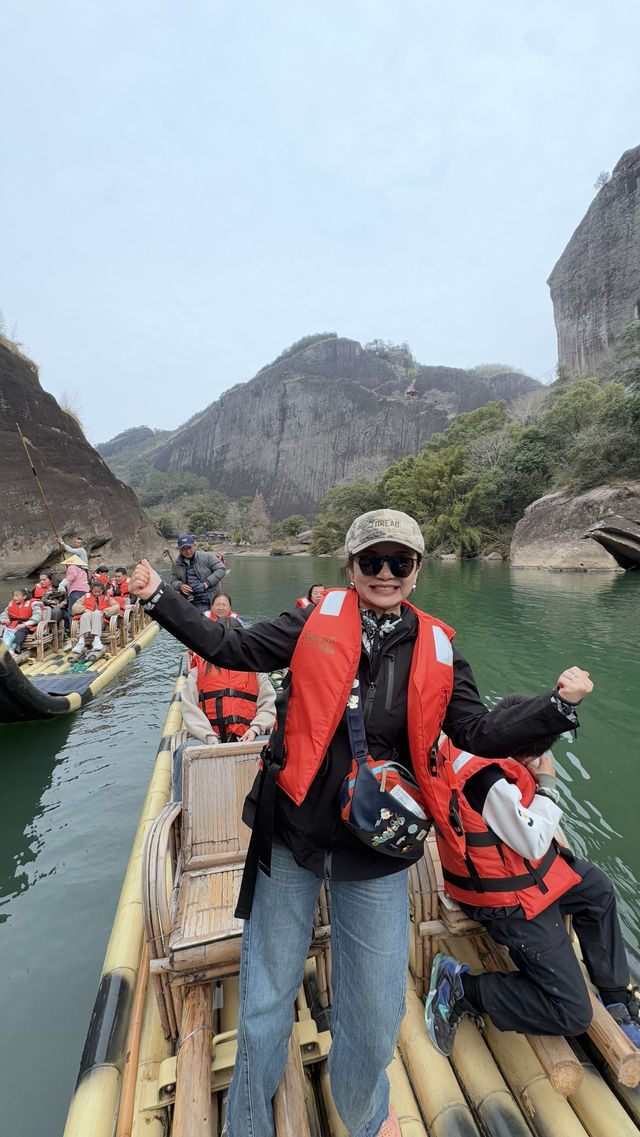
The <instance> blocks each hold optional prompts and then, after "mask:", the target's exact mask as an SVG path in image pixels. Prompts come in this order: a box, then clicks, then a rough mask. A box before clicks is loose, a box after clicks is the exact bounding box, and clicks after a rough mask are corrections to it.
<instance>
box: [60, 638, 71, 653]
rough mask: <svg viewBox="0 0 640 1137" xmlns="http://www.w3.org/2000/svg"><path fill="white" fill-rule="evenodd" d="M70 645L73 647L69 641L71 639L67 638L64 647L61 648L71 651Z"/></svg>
mask: <svg viewBox="0 0 640 1137" xmlns="http://www.w3.org/2000/svg"><path fill="white" fill-rule="evenodd" d="M72 647H73V643H72V642H71V640H67V642H66V644H65V645H64V647H63V649H62V650H63V651H71V648H72Z"/></svg>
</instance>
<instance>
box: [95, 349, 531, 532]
mask: <svg viewBox="0 0 640 1137" xmlns="http://www.w3.org/2000/svg"><path fill="white" fill-rule="evenodd" d="M539 386H540V384H539V383H538V382H537V381H536V380H534V379H530V378H528V377H527V376H526V375H522V374H520V373H518V372H511V371H505V372H503V373H501V374H497V375H494V376H492V377H491V378H485V377H482V376H480V375H478V374H476V373H474V372H470V371H464V370H462V369H460V368H455V367H422V366H420V365H415V366H414V365H413V363H412V362H411V361H410V360H409V361H407V360H404V361H402V360H398V359H394V358H385V357H384V356H382V355H379V354H376V352H375V351H372V350H369V349H367V348H363V347H362V346H361V345H360V344H359V343H357V342H356V341H354V340H348V339H342V338H339V337H333V338H330V339H324V340H320V341H319V342H317V343H314V344H313V345H311V346H309V347H307V348H304V349H303V350H300V351H298V352H296V353H295V354H293V355H291V356H289V357H288V358H285V359H282V360H280V361H278V362H276V363H274V364H272V365H271V366H269V367H265V368H263V369H262V371H260V372H258V374H257V375H256V376H255V377H254V378H253V379H251V380H250V381H249V382H248V383H242V384H238V385H237V386H236V387H232V388H231V390H229V391H226V392H225V394H223V395H222V396H221V397H220V398H219V399H218V400H217V401H216V402H215V403H212V404H211V406H209V407H208V408H207V409H206V410H205V411H203V413H202V414H201V415H199V416H198V418H197V419H195V420H192V421H191V422H190V423H188V424H187V425H186V426H185V427H183V428H182V429H180V430H178V431H176V432H175V433H174V434H173V435H172V436H171V437H170V438H168V439H166V440H165V441H163V442H162V443H161V444H160V445H159V446H157V447H156V448H155V449H154V450H153V451H151V452H150V453H149V455H148V457H149V460H150V461H151V463H152V465H154V466H155V467H156V469H158V470H170V469H177V470H188V471H189V472H190V473H193V474H199V475H201V476H204V477H206V478H208V479H209V481H210V482H211V484H212V485H213V486H214V487H215V488H216V489H218V490H220V491H221V492H222V493H223V494H225V495H226V496H227V497H231V498H238V497H240V496H242V495H250V496H253V495H254V494H255V493H256V491H257V490H259V491H260V493H261V494H262V496H263V498H264V501H265V504H266V506H267V509H268V511H269V514H270V516H271V517H272V518H273V519H274V520H280V519H282V518H284V517H288V516H290V515H292V514H301V515H302V516H303V517H313V516H314V514H315V512H316V510H317V508H318V506H319V504H320V502H321V501H322V499H323V497H324V495H325V494H326V492H327V490H329V489H331V487H332V486H338V485H343V484H346V483H348V482H353V481H355V480H356V479H357V478H361V477H365V478H368V479H369V480H370V481H376V480H377V478H379V477H380V476H381V474H382V473H383V472H384V470H386V468H387V467H388V466H389V465H391V463H392V462H393V461H395V460H396V459H399V458H404V457H405V456H406V455H408V454H417V453H418V452H419V451H420V450H421V449H422V447H423V446H424V445H425V443H426V442H427V441H428V440H429V438H431V436H432V435H433V434H435V433H437V432H438V431H442V430H444V429H445V428H446V427H447V426H448V424H449V422H450V421H451V419H452V418H453V417H455V415H457V414H460V413H462V412H465V411H472V410H475V409H476V408H477V407H481V406H483V405H484V404H485V403H487V402H489V401H491V400H499V399H506V400H507V402H511V401H513V400H515V399H517V398H519V396H521V395H523V394H526V393H528V392H529V391H531V390H533V389H537V388H538V387H539ZM108 445H111V443H109V444H108ZM100 449H101V452H102V453H103V454H105V455H106V453H107V451H106V449H105V447H103V446H101V447H100Z"/></svg>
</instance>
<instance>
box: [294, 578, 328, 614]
mask: <svg viewBox="0 0 640 1137" xmlns="http://www.w3.org/2000/svg"><path fill="white" fill-rule="evenodd" d="M323 596H324V584H312V585H311V588H310V589H309V591H308V592H307V595H306V596H299V597H298V599H297V600H296V604H297V606H298V608H308V607H309V605H310V604H317V603H318V601H319V600H321V599H322V597H323Z"/></svg>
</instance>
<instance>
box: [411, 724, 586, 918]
mask: <svg viewBox="0 0 640 1137" xmlns="http://www.w3.org/2000/svg"><path fill="white" fill-rule="evenodd" d="M437 762H438V772H437V775H436V778H435V779H432V781H434V782H435V783H436V784H440V786H442V787H444V796H445V797H446V803H447V814H448V802H449V800H450V793H451V789H452V787H454V786H455V789H456V792H457V802H458V812H459V817H460V822H461V826H462V829H463V830H464V833H463V834H457V833H453V832H452V829H451V822H450V821H449V824H447V822H444V827H443V820H442V814H441V813H439V814H438V815H437V817H436V826H437V828H436V840H437V842H438V851H439V853H440V860H441V862H442V875H443V877H444V882H445V888H446V891H447V892H448V893H449V895H450V896H452V897H453V898H454V900H458V901H460V902H462V903H463V904H470V905H471V906H473V907H476V906H477V907H486V908H510V907H515V906H516V905H517V904H520V905H522V908H523V910H524V912H525V915H526V917H527V919H531V918H532V917H533V916H537V914H538V913H539V912H542V910H543V909H544V908H547V907H548V906H549V904H553V902H554V901H555V900H557V899H558V897H559V896H562V895H563V894H564V893H565V892H567V890H568V889H569V888H572V886H573V885H574V884H576V883H577V882H578V881H579V880H580V877H579V876H577V874H576V873H575V872H574V871H573V869H572V868H571V867H570V866H569V864H568V863H567V861H565V860H564V859H563V857H562V856H561V855H560V853H559V852H558V845H557V842H556V841H552V842H551V844H550V846H549V848H548V850H547V852H546V853H545V854H544V856H543V857H540V858H539V859H538V860H537V861H529V860H527V858H526V857H523V856H521V854H520V853H516V851H515V849H512V848H510V846H509V845H506V844H505V843H504V842H503V841H501V840H500V838H499V837H498V836H497V835H496V834H495V833H494V832H493V831H492V830H491V829H489V827H488V826H487V825H486V824H485V822H484V821H483V818H482V815H481V814H480V813H477V812H476V810H475V809H472V808H471V806H470V805H469V802H468V801H467V799H466V797H465V796H464V792H463V787H464V784H465V782H466V780H467V778H470V777H472V775H473V774H477V773H478V771H479V770H482V769H485V768H486V767H487V766H489V765H494V766H499V767H500V769H501V770H502V772H503V773H504V776H505V778H506V779H507V781H509V782H512V783H514V784H515V785H517V787H518V789H519V790H520V793H521V795H522V804H523V806H524V808H525V810H526V808H527V806H529V805H530V804H531V802H532V801H533V798H534V794H535V790H536V783H535V779H534V778H533V776H532V775H531V774H530V773H529V771H528V770H527V769H525V767H524V766H523V765H522V763H521V762H517V761H516V759H515V758H491V759H489V758H480V757H478V755H476V754H469V753H468V751H465V750H458V749H457V747H455V746H453V744H452V743H451V742H449V740H448V739H447V740H446V742H445V743H444V744H443V745H442V746H441V747H440V750H439V752H438V757H437ZM447 765H448V766H449V770H447Z"/></svg>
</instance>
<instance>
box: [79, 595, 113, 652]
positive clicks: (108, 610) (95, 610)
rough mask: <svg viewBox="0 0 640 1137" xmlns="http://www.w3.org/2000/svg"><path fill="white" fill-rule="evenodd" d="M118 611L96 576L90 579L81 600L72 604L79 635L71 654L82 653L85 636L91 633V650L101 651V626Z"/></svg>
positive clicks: (111, 597)
mask: <svg viewBox="0 0 640 1137" xmlns="http://www.w3.org/2000/svg"><path fill="white" fill-rule="evenodd" d="M119 612H120V607H119V605H118V603H117V602H116V601H115V600H114V598H113V596H108V595H107V592H106V589H105V587H104V584H103V583H102V581H101V580H98V578H97V577H94V579H93V580H92V581H91V588H90V590H89V592H87V593H86V595H85V596H83V597H82V599H81V600H78V601H76V603H75V604H74V606H73V617H74V619H75V618H76V617H77V618H79V620H80V626H79V632H80V637H79V639H78V642H77V644H76V646H75V647H74V649H73V651H72V653H71V654H72V655H82V652H83V651H84V649H85V636H87V635H92V636H93V643H92V645H91V650H92V651H102V648H103V646H104V645H103V643H102V640H101V638H100V634H101V632H102V628H103V626H104V624H105V623H108V622H109V620H110V619H111V617H112V616H117V615H118V613H119Z"/></svg>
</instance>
